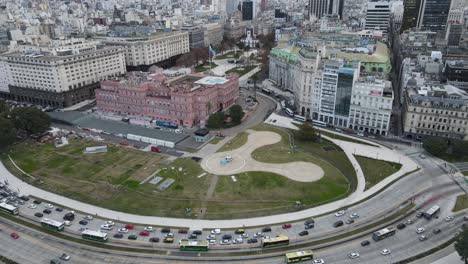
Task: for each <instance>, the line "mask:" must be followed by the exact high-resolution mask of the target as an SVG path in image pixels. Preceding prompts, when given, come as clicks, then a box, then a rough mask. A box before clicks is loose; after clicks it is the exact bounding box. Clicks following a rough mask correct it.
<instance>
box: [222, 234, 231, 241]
mask: <svg viewBox="0 0 468 264" xmlns="http://www.w3.org/2000/svg"><path fill="white" fill-rule="evenodd" d="M222 239H223V240H228V239H232V235H230V234H224V235H223V237H222Z"/></svg>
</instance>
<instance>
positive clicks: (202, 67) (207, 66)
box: [195, 62, 218, 72]
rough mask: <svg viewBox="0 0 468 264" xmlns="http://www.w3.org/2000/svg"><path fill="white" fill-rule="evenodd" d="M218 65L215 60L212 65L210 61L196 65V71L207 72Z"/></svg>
mask: <svg viewBox="0 0 468 264" xmlns="http://www.w3.org/2000/svg"><path fill="white" fill-rule="evenodd" d="M217 66H218V65H217V64H216V63H214V62H212V63H211V66H210V63H209V62H206V63H205V64H202V65H198V66H196V67H195V72H205V71H207V70H210V69H212V68H215V67H217Z"/></svg>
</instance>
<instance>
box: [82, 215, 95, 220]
mask: <svg viewBox="0 0 468 264" xmlns="http://www.w3.org/2000/svg"><path fill="white" fill-rule="evenodd" d="M83 218H84V219H85V220H88V221H91V220H93V219H94V218H93V217H92V216H90V215H87V216H85V217H83Z"/></svg>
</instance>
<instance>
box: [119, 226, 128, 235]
mask: <svg viewBox="0 0 468 264" xmlns="http://www.w3.org/2000/svg"><path fill="white" fill-rule="evenodd" d="M117 232H119V233H125V234H126V233H128V229H127V228H125V227H122V228H119V229H118V230H117Z"/></svg>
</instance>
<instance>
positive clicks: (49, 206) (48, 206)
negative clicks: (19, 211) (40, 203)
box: [44, 204, 54, 209]
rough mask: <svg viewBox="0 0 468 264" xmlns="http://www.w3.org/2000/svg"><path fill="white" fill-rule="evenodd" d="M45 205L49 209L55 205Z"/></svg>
mask: <svg viewBox="0 0 468 264" xmlns="http://www.w3.org/2000/svg"><path fill="white" fill-rule="evenodd" d="M44 206H45V208H47V209H52V208H54V206H53V205H51V204H45V205H44Z"/></svg>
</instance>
